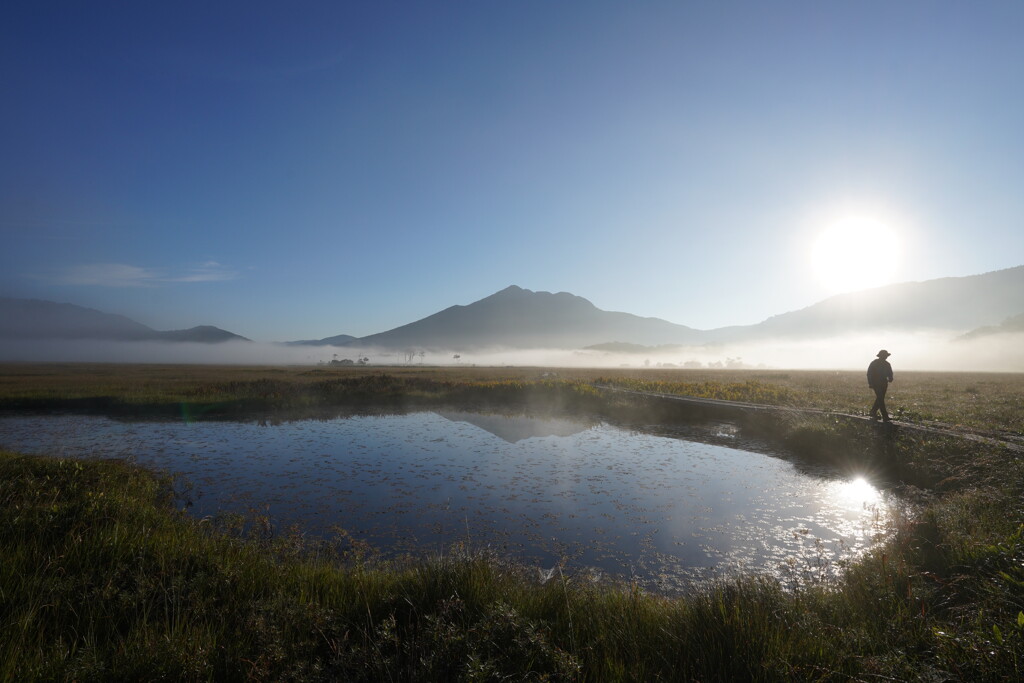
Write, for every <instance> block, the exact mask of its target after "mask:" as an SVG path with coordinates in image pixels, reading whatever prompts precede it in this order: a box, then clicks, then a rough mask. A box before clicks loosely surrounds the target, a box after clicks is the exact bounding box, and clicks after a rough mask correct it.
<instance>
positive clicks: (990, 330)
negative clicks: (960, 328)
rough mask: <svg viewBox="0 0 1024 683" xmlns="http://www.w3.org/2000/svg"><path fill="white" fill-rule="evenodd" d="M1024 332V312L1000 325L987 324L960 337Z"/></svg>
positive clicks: (965, 338)
mask: <svg viewBox="0 0 1024 683" xmlns="http://www.w3.org/2000/svg"><path fill="white" fill-rule="evenodd" d="M1022 332H1024V313H1021V314H1020V315H1015V316H1013V317H1010V318H1007V319H1006V320H1004V321H1003V322H1002V324H999V325H987V326H985V327H978V328H975V329H973V330H971V331H970V332H968V333H967V334H965V335H963V336H962V337H960V338H959V339H961V340H967V339H981V338H982V337H991V336H995V335H1001V334H1015V333H1016V334H1020V333H1022Z"/></svg>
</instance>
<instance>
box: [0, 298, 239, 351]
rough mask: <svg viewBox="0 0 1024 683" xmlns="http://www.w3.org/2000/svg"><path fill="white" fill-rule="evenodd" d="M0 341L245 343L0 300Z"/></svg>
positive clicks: (77, 309) (198, 330) (208, 331)
mask: <svg viewBox="0 0 1024 683" xmlns="http://www.w3.org/2000/svg"><path fill="white" fill-rule="evenodd" d="M0 339H12V340H22V339H24V340H29V339H67V340H73V339H105V340H116V341H172V342H201V343H207V344H209V343H216V342H222V341H228V340H236V341H249V340H248V339H246V338H245V337H242V336H240V335H237V334H234V333H232V332H228V331H226V330H222V329H220V328H217V327H213V326H211V325H200V326H199V327H193V328H190V329H187V330H170V331H167V332H161V331H158V330H154V329H153V328H151V327H147V326H146V325H143V324H142V323H139V322H135V321H134V320H132V319H131V318H126V317H125V316H123V315H115V314H113V313H103V312H102V311H97V310H95V309H92V308H85V307H83V306H75V305H74V304H63V303H56V302H53V301H43V300H40V299H9V298H0Z"/></svg>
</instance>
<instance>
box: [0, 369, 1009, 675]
mask: <svg viewBox="0 0 1024 683" xmlns="http://www.w3.org/2000/svg"><path fill="white" fill-rule="evenodd" d="M545 373H547V375H545ZM556 374H557V376H554V377H553V376H551V371H550V370H541V369H530V368H461V369H455V370H451V371H449V370H443V369H431V368H389V369H386V370H385V369H379V368H356V369H347V368H346V369H326V368H241V367H229V368H225V367H203V366H196V367H180V366H109V365H107V366H102V365H75V366H45V365H5V366H0V408H4V409H7V410H18V409H29V410H33V409H53V408H59V409H71V410H76V409H83V410H103V411H112V412H119V411H125V410H128V411H132V410H136V411H140V412H143V413H147V414H149V413H157V414H158V413H159V412H160V411H161V410H163V409H169V410H170V409H173V410H180V409H181V407H182V405H185V406H189V407H190V408H189V409H192V410H195V411H197V412H204V411H206V412H209V413H224V412H228V413H230V412H232V411H234V410H247V409H253V408H255V409H259V410H282V411H287V410H291V409H295V408H310V407H314V408H315V407H322V408H331V409H333V408H334V407H336V406H347V407H354V406H365V407H369V408H372V407H374V406H383V407H385V408H389V409H390V408H393V407H394V406H405V405H423V404H435V403H440V402H453V403H469V404H473V405H479V404H488V405H513V406H517V407H523V406H532V407H533V408H535V409H544V410H547V409H559V410H562V409H565V410H586V411H595V412H598V413H602V414H605V415H615V414H628V415H630V416H633V417H635V416H637V415H643V416H648V415H654V413H653V412H650V411H654V412H656V413H657V416H658V419H660V418H661V417H666V418H669V417H671V416H672V414H673V413H672V411H671V410H669V409H667V408H665V407H664V405H665V404H666V403H669V402H665V401H662V402H661V404H660V405H661V408H657V409H655V404H654V403H652V402H649V401H643V400H639V399H632V398H629V397H626V396H624V395H621V394H612V395H604V394H601V393H599V392H598V391H596V390H595V389H594V388H593V384H595V383H598V382H600V383H611V384H617V385H618V386H622V387H634V388H642V387H646V388H647V389H646V390H654V391H659V392H664V393H681V394H687V395H698V396H704V397H709V398H726V399H730V398H732V399H736V400H742V401H749V402H764V403H773V404H785V405H790V406H809V407H814V408H827V409H831V410H836V411H843V412H863V410H864V408H865V407H866V405H867V404H868V399H869V397H866V396H865V394H866V393H867V392H866V391H863V390H862V386H861V385H862V384H863V380H862V378H861V377H860V373H842V374H834V373H781V372H780V373H775V372H764V371H739V372H734V371H714V372H703V373H694V372H683V371H668V370H651V371H621V372H615V373H611V372H609V371H607V370H605V371H596V370H595V371H590V370H558V371H556ZM897 382H898V383H899V384H897V385H894V388H893V399H892V400H891V401H890V404H891V405H893V406H894V407H897V406H900V405H901V402H907V403H906V405H912V404H913V402H914V401H916V403H917V405H918V408H919V410H918V412H916V413H911V411H910V410H909V409H906V408H905V409H904V415H909V416H910V417H913V418H915V419H924V418H928V419H937V420H940V421H942V422H944V423H947V424H952V425H962V426H965V427H969V428H971V429H976V430H986V431H989V432H995V431H1001V432H1002V433H1004V434H1007V435H1020V434H1021V423H1020V420H1021V417H1020V412H1021V411H1020V410H1019V407H1020V401H1021V389H1022V386H1024V378H1022V377H1021V376H1019V375H1018V376H1014V375H970V376H966V375H938V374H935V375H926V374H920V375H918V374H914V373H901V374H900V375H899V376H898V377H897ZM968 397H970V398H968ZM985 406H988V407H987V408H986V407H985ZM1014 406H1017V408H1016V409H1014ZM986 410H988V411H990V413H991V414H989V413H987V412H986ZM658 411H662V412H658ZM744 428H745V429H749V430H752V431H755V432H757V431H760V432H764V433H769V434H771V435H772V437H773V438H778V439H781V440H782V442H784V443H785V444H787V445H788V446H789V449H790V451H791V452H792V453H794V454H795V455H796V457H808V458H812V459H833V461H836V462H837V463H841V462H842V460H843V459H853V460H857V461H860V462H871V463H874V464H876V465H878V466H883V467H885V468H886V469H887V474H888V475H889V476H891V477H893V478H894V479H896V480H898V481H903V482H907V483H911V484H914V485H916V486H918V487H922V488H923V489H924V490H922V491H919V492H918V493H917V494H915V496H914V499H915V505H914V507H913V511H912V512H910V513H908V514H907V516H906V518H905V519H902V520H900V521H898V522H897V523H896V527H895V529H894V530H893V533H892V535H891V537H890V538H889V540H888V541H886V542H885V544H884V545H882V546H880V547H878V548H876V549H875V550H874V551H872V552H871V553H870V554H868V555H867V556H866V557H864V558H862V559H861V560H858V561H857V562H855V563H853V564H852V565H850V566H849V567H848V568H847V571H846V572H845V573H844V574H843V575H842V578H841V579H839V580H836V581H835V582H833V583H830V584H828V585H801V586H800V587H798V588H795V589H784V588H783V586H781V585H780V584H778V583H777V582H776V581H774V580H771V579H768V578H764V577H747V578H744V579H740V580H735V581H730V582H723V583H719V584H715V585H709V586H705V587H703V588H701V589H698V590H695V591H694V593H693V594H692V595H688V596H686V597H682V598H668V597H664V596H657V595H649V594H645V593H643V592H641V591H639V590H636V589H634V588H632V587H630V586H597V585H592V584H589V583H587V582H585V581H583V580H581V579H577V578H575V577H573V576H571V575H568V574H567V575H565V576H561V575H558V574H556V576H555V578H553V579H552V580H550V581H548V582H547V583H544V584H541V583H539V581H538V579H537V575H536V571H533V572H532V573H531V571H530V570H528V569H527V568H522V567H517V566H514V565H510V564H508V563H505V562H502V561H500V560H499V558H494V557H488V556H486V555H483V554H474V553H472V552H452V553H450V554H449V555H448V556H447V557H446V558H444V559H437V560H414V561H410V562H404V563H399V562H387V563H385V562H383V561H381V560H373V559H367V557H366V556H364V555H362V554H360V553H357V552H354V551H353V548H352V547H351V545H349V544H347V543H344V542H342V541H343V540H344V539H343V538H340V539H339V542H338V543H319V542H317V543H311V542H306V541H303V540H302V539H301V537H300V536H294V537H293V536H288V537H283V538H268V537H267V536H266V535H265V534H263V533H261V531H262V527H261V526H260V525H259V524H258V521H259V520H255V521H256V522H257V523H256V524H254V525H248V526H241V525H237V524H229V523H225V524H217V523H210V522H208V521H197V520H194V519H192V518H189V517H188V516H186V515H183V514H182V513H180V512H177V511H176V510H175V509H174V507H173V505H172V500H171V493H170V491H171V487H170V485H169V483H168V482H167V481H166V480H164V479H162V478H161V477H160V476H158V475H155V474H153V473H150V472H147V471H144V470H141V469H138V468H136V467H133V466H131V465H128V464H125V463H121V462H114V461H98V460H95V461H68V460H60V459H54V458H43V457H30V456H23V455H18V454H13V453H0V516H2V519H0V553H2V556H3V558H4V561H3V562H0V678H2V679H4V680H156V679H165V680H242V679H246V680H545V679H547V680H601V681H604V680H659V679H660V680H687V681H688V680H793V679H800V680H851V679H853V680H892V679H895V680H907V679H927V680H965V681H967V680H970V681H973V680H1018V679H1019V678H1020V677H1021V675H1022V674H1024V672H1022V671H1021V669H1022V668H1024V502H1022V501H1024V459H1022V457H1021V455H1020V453H1019V452H1017V451H1013V450H1011V449H1007V448H1001V447H999V446H997V445H984V444H979V443H976V442H971V441H965V440H962V439H956V438H952V437H949V436H933V435H929V434H927V433H920V432H914V433H911V432H909V431H906V430H900V431H899V432H895V433H892V434H890V433H888V432H884V431H878V430H875V429H874V428H871V427H869V426H868V425H861V424H857V423H855V422H851V421H836V420H834V419H831V418H829V417H828V416H820V415H817V416H800V415H796V414H787V415H781V416H778V415H773V416H770V417H765V416H754V417H751V418H749V421H748V422H747V423H746V424H745V426H744ZM340 523H341V524H342V525H343V524H344V520H340ZM246 528H249V529H251V531H249V532H243V531H242V529H246Z"/></svg>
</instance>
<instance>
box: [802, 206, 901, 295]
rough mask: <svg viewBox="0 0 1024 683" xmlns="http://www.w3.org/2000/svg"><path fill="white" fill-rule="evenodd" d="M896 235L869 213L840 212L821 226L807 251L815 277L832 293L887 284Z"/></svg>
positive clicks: (895, 257) (896, 258)
mask: <svg viewBox="0 0 1024 683" xmlns="http://www.w3.org/2000/svg"><path fill="white" fill-rule="evenodd" d="M899 252H900V244H899V237H898V235H897V234H896V232H895V231H893V230H892V229H891V228H890V227H889V226H888V225H886V224H885V223H883V222H881V221H879V220H877V219H875V218H872V217H869V216H856V215H851V216H844V217H842V218H840V219H838V220H836V221H834V222H833V223H832V224H830V225H829V226H828V227H827V228H825V229H824V230H823V231H822V232H821V234H820V235H818V238H817V240H816V241H815V242H814V247H813V249H812V251H811V263H812V265H813V267H814V271H815V273H816V274H817V276H818V280H819V281H820V282H821V284H822V285H824V286H825V287H826V288H827V289H828V290H829V291H831V292H833V293H836V294H838V293H841V292H853V291H857V290H860V289H868V288H870V287H879V286H881V285H887V284H889V283H891V282H892V281H893V277H894V276H895V274H896V269H897V266H898V265H899Z"/></svg>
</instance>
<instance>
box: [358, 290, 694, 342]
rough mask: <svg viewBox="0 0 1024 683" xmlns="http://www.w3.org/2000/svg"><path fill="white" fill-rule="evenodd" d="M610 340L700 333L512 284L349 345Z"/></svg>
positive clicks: (672, 338)
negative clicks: (465, 304) (486, 295)
mask: <svg viewBox="0 0 1024 683" xmlns="http://www.w3.org/2000/svg"><path fill="white" fill-rule="evenodd" d="M608 341H619V342H626V343H633V344H671V343H674V344H696V343H700V342H701V341H702V335H701V333H700V332H699V331H697V330H694V329H692V328H689V327H685V326H684V325H676V324H674V323H670V322H667V321H665V320H661V319H659V318H641V317H640V316H636V315H632V314H630V313H616V312H611V311H602V310H601V309H599V308H597V307H596V306H594V304H592V303H590V302H589V301H587V300H586V299H584V298H583V297H579V296H574V295H572V294H569V293H567V292H559V293H557V294H552V293H551V292H533V291H530V290H528V289H522V288H521V287H516V286H515V285H513V286H511V287H508V288H506V289H503V290H501V291H500V292H497V293H495V294H492V295H491V296H489V297H486V298H484V299H480V300H479V301H476V302H474V303H471V304H469V305H467V306H451V307H450V308H446V309H444V310H443V311H440V312H438V313H435V314H433V315H431V316H427V317H426V318H423V319H421V320H417V321H416V322H413V323H409V324H408V325H403V326H401V327H396V328H395V329H393V330H389V331H387V332H381V333H379V334H373V335H370V336H368V337H362V338H360V339H359V340H358V341H356V342H351V343H350V345H359V346H366V347H372V346H376V347H382V348H392V349H403V348H411V347H416V348H420V347H423V348H431V349H455V350H469V349H482V348H512V349H559V348H560V349H578V348H582V347H584V346H590V345H591V344H599V343H602V342H608Z"/></svg>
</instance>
